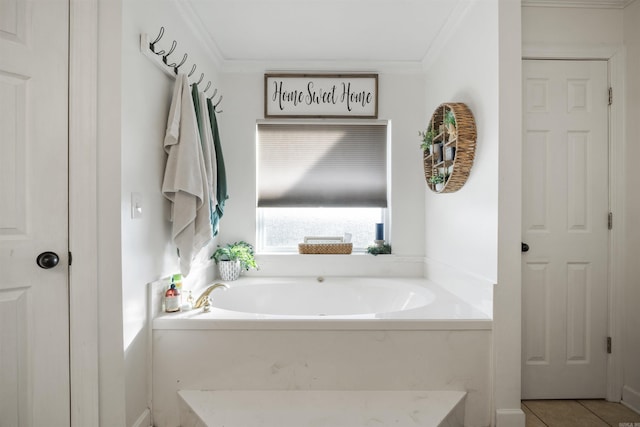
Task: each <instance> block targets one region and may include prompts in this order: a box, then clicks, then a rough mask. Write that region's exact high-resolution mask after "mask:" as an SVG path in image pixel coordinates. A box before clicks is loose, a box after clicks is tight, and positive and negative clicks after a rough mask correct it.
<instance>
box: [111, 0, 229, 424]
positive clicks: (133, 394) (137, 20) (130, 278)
mask: <svg viewBox="0 0 640 427" xmlns="http://www.w3.org/2000/svg"><path fill="white" fill-rule="evenodd" d="M122 9H123V10H122V68H121V70H122V90H121V93H122V94H121V97H122V102H121V139H119V138H118V134H117V132H115V131H114V132H113V133H114V135H113V139H112V140H111V141H110V142H109V144H113V145H114V146H120V151H121V155H120V158H119V161H120V168H121V182H120V186H119V190H120V191H119V194H118V197H119V200H118V201H117V206H118V209H117V211H118V214H119V218H120V223H121V224H120V226H121V230H119V231H118V232H117V233H118V235H119V236H120V238H121V241H120V246H121V251H122V258H121V259H122V261H121V262H122V275H121V281H122V341H123V342H122V343H121V344H120V345H121V346H122V347H121V348H123V349H124V362H125V382H126V383H125V396H124V397H125V400H126V425H127V426H131V425H133V423H134V422H136V420H138V419H139V418H140V417H141V416H143V415H144V413H145V410H146V408H147V406H148V400H149V397H150V396H149V393H150V390H147V385H148V378H147V365H148V363H147V350H148V346H149V344H150V343H148V342H147V324H146V290H147V287H146V284H147V283H149V282H152V281H155V280H157V279H159V278H161V277H164V276H167V275H169V274H172V273H175V272H178V271H179V268H178V264H177V257H176V250H175V247H174V246H173V245H172V244H171V243H170V242H171V237H170V223H169V222H168V211H169V210H168V208H169V205H168V203H167V201H166V200H165V199H164V197H163V196H162V193H161V186H162V179H163V176H164V165H165V162H166V154H165V152H164V149H163V144H162V143H163V139H164V133H165V129H166V124H167V115H168V112H169V106H170V103H171V95H172V90H173V85H174V81H175V80H174V79H173V78H172V77H170V76H167V75H166V74H164V73H163V72H162V71H161V70H160V69H159V68H158V67H157V66H156V65H154V64H153V63H152V62H151V61H150V60H149V59H148V58H147V57H145V56H143V55H142V54H141V52H140V33H149V35H150V37H151V38H152V39H153V38H155V36H156V35H157V33H158V31H159V30H160V27H161V26H165V28H166V31H165V34H164V36H163V38H162V40H161V41H160V42H159V43H158V46H159V48H160V49H165V50H169V47H170V46H171V41H172V40H176V41H177V42H178V46H177V48H176V50H175V52H174V54H173V55H171V56H170V57H169V61H170V62H174V61H175V62H179V61H180V60H181V59H182V55H183V54H184V53H185V52H186V53H187V54H188V55H189V56H188V59H187V62H186V63H185V65H184V66H183V67H181V69H180V70H181V71H182V72H189V71H190V70H191V66H192V64H193V63H196V64H197V69H196V72H195V74H194V76H193V77H192V78H191V81H192V82H194V81H197V78H199V76H200V73H204V74H205V80H204V85H201V89H204V87H205V85H206V83H207V81H209V80H211V81H212V87H213V86H219V81H218V76H217V73H216V70H215V67H214V66H213V64H212V63H211V60H210V56H209V55H208V53H207V52H206V51H205V50H204V49H203V47H202V45H201V42H199V41H198V40H196V39H195V38H194V35H193V32H192V30H191V28H190V26H189V24H188V23H187V22H185V21H184V20H183V19H182V17H181V9H179V7H178V6H176V2H170V1H159V2H158V1H156V2H150V1H146V0H135V1H126V2H122ZM113 90H115V88H113ZM208 93H212V90H210V91H209V92H208ZM220 120H221V121H223V120H224V117H221V118H220ZM114 149H115V148H114ZM112 182H113V185H114V187H116V188H118V180H117V179H114V180H113V181H112ZM134 192H135V193H139V194H140V195H141V196H142V218H141V219H135V220H134V219H132V218H131V193H134ZM205 258H206V257H205ZM198 273H199V271H198V269H197V268H194V273H192V275H190V276H194V275H197V274H198ZM119 279H120V278H119ZM190 279H193V277H190ZM118 284H119V280H118V281H115V282H114V283H113V286H114V287H116V286H117V285H118ZM185 286H186V285H185ZM114 310H115V309H114ZM105 425H106V424H105Z"/></svg>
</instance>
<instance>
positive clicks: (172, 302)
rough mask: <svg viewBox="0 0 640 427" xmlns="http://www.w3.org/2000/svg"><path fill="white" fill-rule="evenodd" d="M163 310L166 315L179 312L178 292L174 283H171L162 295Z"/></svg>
mask: <svg viewBox="0 0 640 427" xmlns="http://www.w3.org/2000/svg"><path fill="white" fill-rule="evenodd" d="M164 310H165V311H166V312H167V313H175V312H176V311H180V292H179V291H178V289H177V288H176V284H175V283H172V284H171V286H170V287H169V289H167V292H166V293H165V294H164Z"/></svg>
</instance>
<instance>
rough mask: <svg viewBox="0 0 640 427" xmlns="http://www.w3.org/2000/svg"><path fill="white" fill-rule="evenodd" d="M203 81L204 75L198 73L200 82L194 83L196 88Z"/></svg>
mask: <svg viewBox="0 0 640 427" xmlns="http://www.w3.org/2000/svg"><path fill="white" fill-rule="evenodd" d="M203 79H204V73H200V80H198V81H197V82H196V86H198V85H199V84H200V83H202V80H203Z"/></svg>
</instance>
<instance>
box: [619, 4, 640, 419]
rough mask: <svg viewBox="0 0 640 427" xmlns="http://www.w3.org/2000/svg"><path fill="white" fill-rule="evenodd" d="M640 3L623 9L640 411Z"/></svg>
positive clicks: (630, 389)
mask: <svg viewBox="0 0 640 427" xmlns="http://www.w3.org/2000/svg"><path fill="white" fill-rule="evenodd" d="M638 23H640V2H639V1H637V0H636V1H635V2H634V3H632V4H631V5H629V6H627V7H626V8H625V10H624V42H625V45H626V48H627V70H626V71H627V82H626V88H625V89H626V100H627V104H626V108H627V112H626V113H627V116H626V120H627V129H626V131H627V132H626V134H627V145H626V146H627V151H626V153H625V157H626V162H627V163H626V165H625V172H626V176H627V179H626V194H625V202H626V209H627V210H626V214H625V216H626V218H627V221H626V232H627V233H626V234H627V247H626V251H625V253H626V254H627V257H626V266H627V271H626V275H625V276H626V285H625V287H624V290H623V296H624V300H625V301H626V307H625V309H624V316H625V324H624V337H625V338H624V343H623V345H624V350H623V351H624V368H623V372H624V390H623V400H624V401H626V403H628V404H630V405H632V406H633V407H634V408H635V409H636V410H637V411H640V363H638V361H639V360H640V333H638V331H640V310H639V309H638V306H639V304H640V265H638V262H637V261H638V254H640V223H639V222H638V220H637V219H638V218H639V217H640V193H639V192H638V183H640V171H639V170H638V167H637V161H636V160H637V159H638V158H640V26H639V25H638Z"/></svg>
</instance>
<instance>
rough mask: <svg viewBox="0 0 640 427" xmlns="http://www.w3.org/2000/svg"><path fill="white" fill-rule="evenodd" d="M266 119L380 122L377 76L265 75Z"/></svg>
mask: <svg viewBox="0 0 640 427" xmlns="http://www.w3.org/2000/svg"><path fill="white" fill-rule="evenodd" d="M264 116H265V118H274V117H281V118H291V117H306V118H313V117H332V118H340V117H343V118H344V117H352V118H362V119H365V118H366V119H377V118H378V75H377V74H265V75H264Z"/></svg>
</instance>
